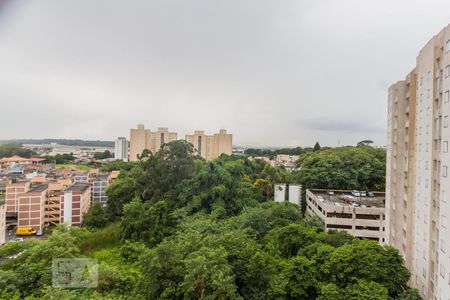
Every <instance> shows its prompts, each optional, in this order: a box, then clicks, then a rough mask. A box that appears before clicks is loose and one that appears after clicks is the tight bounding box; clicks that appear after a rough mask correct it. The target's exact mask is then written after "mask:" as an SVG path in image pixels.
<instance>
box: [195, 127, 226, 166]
mask: <svg viewBox="0 0 450 300" xmlns="http://www.w3.org/2000/svg"><path fill="white" fill-rule="evenodd" d="M186 141H187V142H188V143H191V144H192V145H193V146H194V149H195V152H196V153H197V154H198V155H199V156H201V157H203V158H204V159H206V160H212V159H216V158H218V157H219V156H220V155H221V154H227V155H231V153H232V150H233V135H232V134H228V133H227V131H226V130H224V129H222V130H220V131H219V133H216V134H214V135H206V134H205V132H204V131H201V130H197V131H195V132H194V134H191V135H186Z"/></svg>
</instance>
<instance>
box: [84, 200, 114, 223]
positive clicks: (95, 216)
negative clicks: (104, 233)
mask: <svg viewBox="0 0 450 300" xmlns="http://www.w3.org/2000/svg"><path fill="white" fill-rule="evenodd" d="M110 221H111V219H110V215H108V214H107V212H106V210H105V209H104V208H103V207H102V206H101V205H100V203H94V204H93V205H92V206H91V207H90V208H89V210H88V212H87V213H86V214H85V215H84V225H86V226H87V227H91V228H102V227H105V226H106V225H107V224H108V223H109V222H110Z"/></svg>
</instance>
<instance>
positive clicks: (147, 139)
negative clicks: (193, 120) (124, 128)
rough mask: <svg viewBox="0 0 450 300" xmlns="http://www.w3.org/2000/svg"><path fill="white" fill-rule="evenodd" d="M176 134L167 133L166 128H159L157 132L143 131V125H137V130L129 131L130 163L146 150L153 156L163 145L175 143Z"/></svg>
mask: <svg viewBox="0 0 450 300" xmlns="http://www.w3.org/2000/svg"><path fill="white" fill-rule="evenodd" d="M176 139H177V133H176V132H169V129H168V128H165V127H161V128H158V130H157V131H154V132H152V131H150V130H149V129H145V127H144V125H142V124H139V125H138V126H137V129H134V128H133V129H131V130H130V161H136V160H137V157H138V155H140V154H142V152H143V151H144V150H145V149H147V150H150V151H151V152H152V153H153V154H155V153H156V152H158V151H159V149H161V146H162V145H163V144H165V143H169V142H172V141H175V140H176Z"/></svg>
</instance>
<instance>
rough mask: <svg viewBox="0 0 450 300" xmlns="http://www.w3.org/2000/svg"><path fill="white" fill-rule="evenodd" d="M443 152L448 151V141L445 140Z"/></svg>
mask: <svg viewBox="0 0 450 300" xmlns="http://www.w3.org/2000/svg"><path fill="white" fill-rule="evenodd" d="M442 152H444V153H447V152H448V141H444V142H443V143H442Z"/></svg>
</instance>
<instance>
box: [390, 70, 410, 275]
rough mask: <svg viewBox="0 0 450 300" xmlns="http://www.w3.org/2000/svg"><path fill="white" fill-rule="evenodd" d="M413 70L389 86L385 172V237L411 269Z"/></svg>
mask: <svg viewBox="0 0 450 300" xmlns="http://www.w3.org/2000/svg"><path fill="white" fill-rule="evenodd" d="M416 77H417V76H416V71H415V70H413V71H412V72H410V73H409V74H408V75H407V77H406V79H405V80H402V81H398V82H397V83H395V84H393V85H392V86H391V87H390V88H389V109H388V114H389V116H388V123H389V124H388V127H389V128H391V130H389V132H388V140H389V142H388V146H387V152H388V156H387V170H386V173H387V176H386V178H387V179H386V219H387V224H389V226H387V227H386V241H387V243H389V244H390V245H391V246H394V247H396V248H397V249H399V251H400V254H401V255H402V256H403V258H404V259H405V265H406V267H407V268H408V269H412V257H413V251H412V249H413V248H412V243H413V234H412V233H413V225H414V224H413V222H412V221H413V214H414V202H413V201H411V199H413V196H414V195H413V189H412V187H413V185H414V184H415V176H414V171H415V170H414V168H415V161H414V156H415V136H416Z"/></svg>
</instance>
